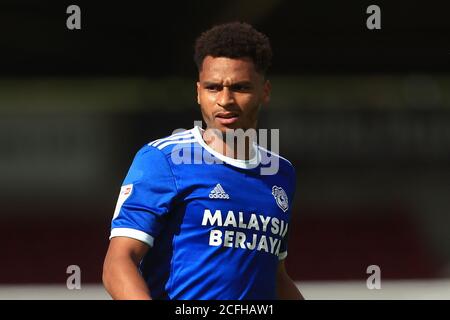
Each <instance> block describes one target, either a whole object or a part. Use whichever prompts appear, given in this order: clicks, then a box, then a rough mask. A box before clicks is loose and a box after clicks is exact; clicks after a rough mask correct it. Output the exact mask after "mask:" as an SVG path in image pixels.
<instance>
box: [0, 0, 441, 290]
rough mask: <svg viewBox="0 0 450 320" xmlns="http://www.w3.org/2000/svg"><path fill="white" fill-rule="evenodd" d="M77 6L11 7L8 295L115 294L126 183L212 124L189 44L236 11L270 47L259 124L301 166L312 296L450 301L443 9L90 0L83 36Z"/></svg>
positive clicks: (303, 262) (2, 151)
mask: <svg viewBox="0 0 450 320" xmlns="http://www.w3.org/2000/svg"><path fill="white" fill-rule="evenodd" d="M70 4H72V3H68V2H67V3H65V2H56V1H55V2H50V1H40V2H39V3H35V2H32V1H20V0H19V1H18V0H15V1H12V0H5V1H2V3H1V4H0V33H1V35H2V37H1V39H2V40H1V44H0V46H1V55H2V58H1V61H0V140H1V142H0V144H1V148H0V177H1V182H2V183H1V184H0V201H1V209H0V210H1V214H0V227H1V232H0V243H1V250H0V261H1V263H0V271H1V272H0V299H105V298H106V299H107V298H108V296H107V295H106V293H105V292H104V290H103V289H102V287H101V271H102V263H103V258H104V255H105V253H106V249H107V246H108V235H109V224H110V220H111V218H112V213H113V210H114V206H115V201H116V197H117V195H118V192H119V187H120V184H121V182H122V179H123V178H124V176H125V174H126V171H127V169H128V167H129V165H130V163H131V160H132V158H133V156H134V154H135V152H136V151H137V150H138V149H139V148H140V147H141V146H142V145H144V144H145V143H147V142H149V141H151V140H154V139H156V138H158V137H161V136H165V135H169V134H170V133H171V132H172V130H174V129H176V128H190V127H192V126H193V122H194V120H199V119H200V112H199V110H198V107H197V105H196V100H195V81H196V69H195V66H194V63H193V60H192V55H193V48H192V46H193V41H194V39H195V37H196V36H197V35H198V34H199V33H200V32H202V31H204V30H205V29H207V28H209V27H210V26H212V25H213V24H216V23H220V22H226V21H231V20H244V21H247V22H250V23H252V24H253V25H254V26H255V27H256V28H257V29H259V30H261V31H263V32H264V33H266V34H267V35H268V36H269V37H270V39H271V42H272V45H273V49H274V61H273V67H272V69H271V73H270V75H269V78H270V79H271V81H272V84H273V96H272V101H271V104H270V106H269V107H268V108H267V109H266V110H263V112H262V114H261V127H268V128H279V129H280V135H281V137H280V138H281V146H280V152H281V154H282V155H283V156H285V157H287V158H288V159H290V160H291V161H292V162H293V163H294V165H295V166H296V169H297V175H298V176H297V178H298V190H297V194H296V199H295V205H294V218H293V221H292V224H291V236H290V247H289V255H288V258H287V264H288V271H289V273H290V274H291V276H292V277H293V278H294V279H295V280H296V281H298V283H299V286H300V288H301V290H302V292H303V293H304V295H305V297H306V298H310V299H408V298H410V299H450V232H449V231H450V230H449V229H450V76H449V71H450V64H449V63H448V62H449V58H450V55H449V54H450V48H449V46H448V36H449V34H450V27H449V23H448V18H447V17H446V13H445V12H446V11H445V10H444V7H439V5H440V4H437V2H436V4H435V3H433V1H431V2H427V4H426V7H424V6H425V5H424V4H421V3H419V2H410V1H409V2H408V5H407V10H404V6H403V5H402V4H400V3H397V4H392V3H391V4H382V3H379V5H380V7H381V10H382V30H378V31H368V30H367V29H366V28H365V20H366V18H367V14H365V10H366V8H367V6H368V5H370V4H372V3H370V2H365V1H360V2H352V3H346V4H343V3H341V2H340V1H339V2H336V3H330V4H326V5H325V4H314V3H312V2H310V1H309V2H299V1H281V0H260V1H257V2H256V1H224V2H207V1H189V2H180V3H177V4H174V3H169V2H167V3H160V4H158V5H155V4H154V3H150V2H149V3H148V4H146V5H143V4H137V3H136V4H132V2H127V4H126V5H124V4H113V3H110V2H109V3H105V4H101V3H98V4H96V5H94V4H92V3H91V4H89V3H86V4H83V3H82V2H78V3H77V4H78V5H79V6H80V7H81V13H82V22H81V23H82V29H81V30H79V31H69V30H67V28H66V18H67V16H68V15H67V14H66V13H65V12H66V8H67V6H68V5H70ZM404 21H408V23H405V22H404ZM69 265H78V266H80V268H81V281H82V289H81V290H79V291H77V290H74V291H69V290H68V289H67V288H66V286H65V284H66V279H67V277H68V274H66V268H67V266H69ZM369 265H378V266H379V267H380V268H381V279H382V283H381V285H382V288H381V289H380V290H369V289H367V287H366V279H367V278H368V276H369V275H368V274H367V273H366V269H367V267H368V266H369Z"/></svg>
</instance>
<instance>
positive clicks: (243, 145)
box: [203, 128, 256, 160]
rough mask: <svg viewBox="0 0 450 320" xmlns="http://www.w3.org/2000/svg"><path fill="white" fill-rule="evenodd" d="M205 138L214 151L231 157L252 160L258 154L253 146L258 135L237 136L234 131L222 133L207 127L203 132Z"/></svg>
mask: <svg viewBox="0 0 450 320" xmlns="http://www.w3.org/2000/svg"><path fill="white" fill-rule="evenodd" d="M244 132H245V131H244ZM203 140H204V141H205V142H206V144H207V145H208V146H209V147H211V148H212V149H213V150H214V151H216V152H219V153H221V154H223V155H224V156H226V157H229V158H233V159H239V160H250V159H253V158H254V157H255V155H256V154H255V150H254V148H253V145H254V143H255V142H256V137H254V136H252V135H243V136H236V135H235V134H233V132H229V133H221V132H219V131H218V130H210V129H209V128H207V129H206V130H205V131H204V132H203Z"/></svg>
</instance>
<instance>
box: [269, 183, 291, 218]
mask: <svg viewBox="0 0 450 320" xmlns="http://www.w3.org/2000/svg"><path fill="white" fill-rule="evenodd" d="M272 194H273V197H274V198H275V201H276V202H277V205H278V206H279V207H280V209H281V210H283V211H284V212H286V211H287V209H289V202H288V197H287V195H286V192H284V190H283V188H281V187H278V186H273V187H272Z"/></svg>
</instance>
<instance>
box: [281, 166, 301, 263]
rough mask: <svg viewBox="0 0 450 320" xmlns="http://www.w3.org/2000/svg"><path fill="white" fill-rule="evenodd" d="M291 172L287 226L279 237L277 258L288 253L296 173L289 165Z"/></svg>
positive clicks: (283, 257) (282, 257)
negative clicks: (281, 236)
mask: <svg viewBox="0 0 450 320" xmlns="http://www.w3.org/2000/svg"><path fill="white" fill-rule="evenodd" d="M291 170H292V171H291V174H290V186H289V190H290V192H289V209H288V211H287V213H288V215H289V226H288V230H287V232H286V234H285V235H284V237H283V238H282V239H281V243H280V253H279V254H278V260H283V259H286V257H287V254H288V242H289V234H290V231H291V221H292V205H293V203H294V196H295V188H296V180H297V179H296V173H295V168H294V167H293V166H292V167H291Z"/></svg>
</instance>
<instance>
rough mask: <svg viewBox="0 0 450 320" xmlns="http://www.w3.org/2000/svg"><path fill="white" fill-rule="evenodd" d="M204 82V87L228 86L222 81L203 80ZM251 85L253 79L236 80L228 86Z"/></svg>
mask: <svg viewBox="0 0 450 320" xmlns="http://www.w3.org/2000/svg"><path fill="white" fill-rule="evenodd" d="M202 84H203V86H204V87H208V86H223V87H227V86H224V85H223V84H222V83H220V82H214V81H203V82H202ZM251 85H252V82H251V81H247V80H244V81H239V82H234V83H232V84H231V85H230V86H228V87H235V86H251Z"/></svg>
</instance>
